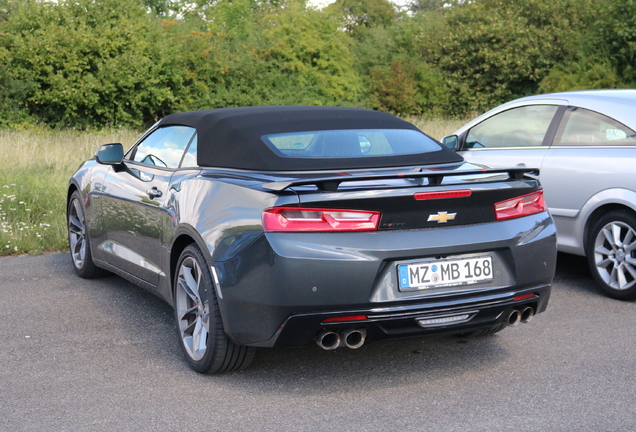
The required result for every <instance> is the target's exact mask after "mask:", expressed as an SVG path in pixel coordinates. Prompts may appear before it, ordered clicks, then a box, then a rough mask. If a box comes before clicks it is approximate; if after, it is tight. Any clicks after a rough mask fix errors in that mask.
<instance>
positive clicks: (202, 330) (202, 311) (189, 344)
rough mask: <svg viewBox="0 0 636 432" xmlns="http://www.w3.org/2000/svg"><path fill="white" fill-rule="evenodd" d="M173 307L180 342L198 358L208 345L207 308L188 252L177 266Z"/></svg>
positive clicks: (197, 271)
mask: <svg viewBox="0 0 636 432" xmlns="http://www.w3.org/2000/svg"><path fill="white" fill-rule="evenodd" d="M200 290H201V291H200ZM175 309H176V313H177V322H178V325H179V336H180V337H181V340H182V341H183V346H184V348H185V350H186V352H187V354H188V355H189V356H190V358H192V360H195V361H199V360H201V359H202V358H203V356H204V355H205V352H206V350H207V347H208V336H209V331H210V312H209V305H208V301H207V296H206V295H205V287H204V283H203V274H202V273H201V268H200V267H199V264H198V263H197V261H196V260H195V259H194V258H193V257H191V256H188V257H186V258H185V259H183V261H182V262H181V266H180V267H179V273H178V276H177V287H176V295H175Z"/></svg>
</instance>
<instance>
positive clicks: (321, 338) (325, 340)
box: [314, 330, 340, 351]
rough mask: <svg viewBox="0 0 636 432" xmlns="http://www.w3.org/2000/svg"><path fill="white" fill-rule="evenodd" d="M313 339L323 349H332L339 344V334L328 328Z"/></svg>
mask: <svg viewBox="0 0 636 432" xmlns="http://www.w3.org/2000/svg"><path fill="white" fill-rule="evenodd" d="M314 339H315V341H316V344H318V346H319V347H320V348H322V349H324V350H325V351H333V350H335V349H336V348H338V347H339V346H340V335H338V333H336V332H333V331H330V330H322V331H321V332H319V333H318V334H317V335H316V337H315V338H314Z"/></svg>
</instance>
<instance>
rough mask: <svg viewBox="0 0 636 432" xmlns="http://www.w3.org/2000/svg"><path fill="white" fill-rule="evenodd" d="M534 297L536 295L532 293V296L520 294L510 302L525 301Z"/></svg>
mask: <svg viewBox="0 0 636 432" xmlns="http://www.w3.org/2000/svg"><path fill="white" fill-rule="evenodd" d="M535 295H536V294H534V293H533V294H521V295H518V296H516V297H515V298H513V299H512V300H513V301H520V300H527V299H529V298H532V297H534V296H535Z"/></svg>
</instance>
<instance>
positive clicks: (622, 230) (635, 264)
mask: <svg viewBox="0 0 636 432" xmlns="http://www.w3.org/2000/svg"><path fill="white" fill-rule="evenodd" d="M621 219H622V220H621ZM593 247H594V249H593V263H594V266H595V268H593V269H592V270H593V271H595V272H596V275H597V276H598V278H599V279H600V280H601V281H602V282H603V283H604V284H605V285H607V288H609V289H610V290H614V291H622V292H625V291H627V290H629V289H631V288H632V287H634V286H635V285H636V232H635V231H634V227H633V226H631V225H630V224H629V223H628V220H625V219H623V218H616V219H615V220H611V221H609V222H606V223H604V224H603V225H602V227H601V228H600V229H598V230H597V231H596V235H595V238H594V246H593Z"/></svg>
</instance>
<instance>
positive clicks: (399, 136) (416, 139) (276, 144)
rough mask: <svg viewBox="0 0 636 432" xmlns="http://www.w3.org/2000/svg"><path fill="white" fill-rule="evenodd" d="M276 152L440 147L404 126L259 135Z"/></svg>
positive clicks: (348, 153) (364, 152) (342, 154)
mask: <svg viewBox="0 0 636 432" xmlns="http://www.w3.org/2000/svg"><path fill="white" fill-rule="evenodd" d="M262 139H263V141H264V142H265V143H266V144H267V145H268V146H269V148H270V149H272V150H273V151H274V152H275V153H276V154H277V155H279V156H282V157H293V158H323V159H324V158H328V159H330V158H359V157H374V156H394V155H409V154H417V153H429V152H436V151H439V150H440V147H441V146H440V144H439V143H437V142H436V141H435V140H433V139H431V138H429V137H428V136H426V135H424V134H422V133H420V132H417V131H414V130H408V129H355V130H327V131H313V132H291V133H281V134H272V135H265V136H263V138H262Z"/></svg>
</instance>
